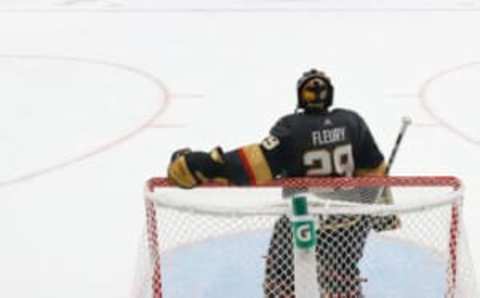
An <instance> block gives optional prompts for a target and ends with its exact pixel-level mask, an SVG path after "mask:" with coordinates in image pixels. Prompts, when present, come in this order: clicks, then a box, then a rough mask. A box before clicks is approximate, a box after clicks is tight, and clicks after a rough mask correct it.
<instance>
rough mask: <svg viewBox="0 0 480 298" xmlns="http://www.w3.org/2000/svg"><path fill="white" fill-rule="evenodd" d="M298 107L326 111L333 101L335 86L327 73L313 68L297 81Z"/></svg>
mask: <svg viewBox="0 0 480 298" xmlns="http://www.w3.org/2000/svg"><path fill="white" fill-rule="evenodd" d="M297 98H298V104H297V109H304V110H305V111H307V112H324V111H327V110H328V107H330V106H331V105H332V103H333V86H332V83H331V82H330V78H329V77H327V76H326V75H325V73H323V72H321V71H318V70H316V69H312V70H310V71H308V72H305V73H304V74H303V76H302V77H301V78H300V79H299V80H298V82H297Z"/></svg>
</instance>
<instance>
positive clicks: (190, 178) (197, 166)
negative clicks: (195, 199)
mask: <svg viewBox="0 0 480 298" xmlns="http://www.w3.org/2000/svg"><path fill="white" fill-rule="evenodd" d="M168 178H169V180H170V181H171V182H172V183H174V184H175V185H177V186H179V187H182V188H193V187H195V186H197V185H199V184H202V183H205V182H207V181H209V180H215V181H217V182H218V181H220V182H226V181H227V180H226V178H225V162H224V159H223V152H222V149H221V148H220V147H216V148H214V149H213V150H212V151H210V152H209V153H206V152H193V151H192V150H190V149H189V148H185V149H180V150H177V151H175V152H174V153H173V154H172V158H171V162H170V165H169V167H168Z"/></svg>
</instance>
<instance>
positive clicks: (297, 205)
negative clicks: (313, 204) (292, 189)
mask: <svg viewBox="0 0 480 298" xmlns="http://www.w3.org/2000/svg"><path fill="white" fill-rule="evenodd" d="M292 200H293V204H292V205H293V215H295V216H301V215H307V214H308V206H307V197H304V196H298V197H297V196H295V197H293V198H292Z"/></svg>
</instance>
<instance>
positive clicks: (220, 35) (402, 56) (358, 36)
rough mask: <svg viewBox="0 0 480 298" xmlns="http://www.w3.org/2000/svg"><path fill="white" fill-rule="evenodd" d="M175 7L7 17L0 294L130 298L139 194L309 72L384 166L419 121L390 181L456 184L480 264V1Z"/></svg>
mask: <svg viewBox="0 0 480 298" xmlns="http://www.w3.org/2000/svg"><path fill="white" fill-rule="evenodd" d="M380 2H382V4H381V5H380V4H379V3H380ZM172 3H173V2H172ZM172 3H170V4H168V2H167V4H158V3H157V4H156V3H154V1H137V2H133V1H127V0H117V1H113V0H112V1H87V0H83V1H33V0H32V1H26V0H23V1H17V0H15V1H13V0H6V1H2V3H0V37H1V42H0V124H1V126H0V164H1V165H2V166H1V167H0V235H1V239H2V241H1V245H0V264H1V266H0V297H9V298H20V297H22V298H23V297H42V298H43V297H45V298H56V297H62V298H63V297H71V298H77V297H78V298H79V297H82V298H83V297H102V298H105V297H111V298H122V297H129V295H130V292H131V286H132V280H133V271H134V265H135V259H136V253H137V240H138V238H139V235H140V233H141V231H142V226H143V221H144V210H143V202H142V190H143V181H144V180H145V179H147V178H148V177H150V176H157V175H164V173H165V170H166V165H167V161H168V159H169V155H170V153H171V152H172V151H173V150H174V149H177V148H180V147H184V146H191V147H194V148H197V149H209V148H211V147H213V146H215V145H218V144H221V145H223V146H224V148H225V149H227V150H228V149H232V148H235V147H236V146H238V145H241V144H247V143H251V142H253V141H257V140H260V139H261V138H262V137H263V136H265V135H266V134H267V132H268V129H269V128H270V126H271V125H272V124H273V123H274V121H275V120H276V119H277V118H278V117H279V116H281V115H283V114H285V113H289V112H291V111H292V110H293V107H294V105H295V90H294V88H295V82H296V80H297V78H298V76H299V75H300V74H301V73H302V72H303V71H304V70H306V69H308V68H310V67H318V68H323V69H325V70H326V71H327V72H328V73H329V74H330V75H331V77H332V78H333V80H334V83H335V87H336V99H335V104H336V105H337V106H342V107H348V108H352V109H356V110H358V111H359V112H360V113H361V114H362V115H363V116H364V117H365V118H366V119H367V121H368V123H369V125H370V127H371V129H372V131H373V132H374V134H375V135H376V136H377V139H378V143H379V146H380V147H381V149H382V150H383V151H384V152H385V153H386V154H388V153H389V151H390V149H391V147H392V145H393V142H394V138H395V135H396V133H397V130H398V128H399V127H400V118H401V117H402V116H403V115H410V116H411V117H412V118H413V120H414V122H413V125H412V127H411V128H410V130H409V131H408V134H407V136H406V138H405V140H404V143H403V144H402V148H401V150H400V152H399V154H398V158H397V160H396V164H395V166H394V168H393V172H392V174H394V175H395V174H399V175H410V174H411V175H416V174H418V175H425V174H432V175H457V176H459V177H460V178H462V179H463V180H464V182H465V184H466V203H465V216H466V217H465V221H466V227H467V232H468V234H469V240H470V246H471V251H472V252H473V261H474V263H475V265H476V268H477V269H478V268H479V267H480V253H479V252H480V239H479V238H478V236H477V231H476V230H477V229H478V227H477V226H478V224H479V223H480V220H479V217H478V213H479V211H480V200H479V199H478V197H479V196H480V184H479V181H480V180H479V179H480V177H479V174H478V172H477V167H478V166H480V156H479V153H480V152H479V149H480V147H479V146H480V121H479V120H478V118H477V117H478V116H477V115H478V113H479V110H480V104H479V95H480V87H479V86H480V81H479V78H480V76H479V73H480V41H479V39H478V38H477V35H478V27H479V25H480V18H479V12H478V11H477V10H476V9H477V7H479V2H478V1H473V0H472V1H463V2H462V1H440V2H438V1H435V2H434V1H421V2H418V1H415V2H413V1H410V2H402V4H401V5H398V3H395V2H393V1H365V2H362V5H360V4H358V2H357V1H355V6H353V4H352V3H353V1H335V2H333V1H330V2H322V1H223V2H222V3H220V2H219V1H209V2H205V5H204V6H202V5H199V4H198V3H197V2H187V1H179V2H175V3H173V4H172ZM400 6H402V7H403V9H402V10H396V8H402V7H400ZM202 7H204V8H206V9H204V10H203V11H199V9H198V8H202ZM245 7H246V8H249V10H248V11H245V10H242V9H238V8H245ZM275 7H280V8H282V9H281V10H278V9H277V10H275V9H270V8H275ZM309 7H310V8H313V7H317V8H322V9H318V10H312V11H310V12H308V9H307V8H309ZM349 7H351V8H352V9H350V10H349V9H347V11H343V12H342V11H341V10H342V9H341V8H349ZM362 7H363V8H367V9H362ZM172 8H174V9H172ZM188 8H193V9H190V10H189V9H188ZM262 8H268V9H265V10H259V9H262ZM372 8H374V9H372ZM375 8H378V9H375ZM416 8H417V9H416ZM168 9H170V10H168ZM468 9H471V11H467V10H468ZM200 10H201V9H200ZM195 11H197V12H195Z"/></svg>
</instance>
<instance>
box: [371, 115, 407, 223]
mask: <svg viewBox="0 0 480 298" xmlns="http://www.w3.org/2000/svg"><path fill="white" fill-rule="evenodd" d="M410 124H412V119H411V118H410V117H407V116H404V117H402V126H401V128H400V132H399V133H398V135H397V139H396V140H395V145H394V146H393V148H392V152H391V153H390V157H389V159H388V162H387V166H386V168H385V176H388V174H390V170H391V168H392V165H393V162H394V161H395V157H396V156H397V152H398V148H400V144H401V143H402V140H403V137H404V136H405V132H406V131H407V128H408V126H409V125H410ZM375 201H376V202H377V203H383V204H393V197H392V194H391V192H390V188H389V187H383V188H382V189H381V190H380V191H379V192H378V195H377V198H376V200H375ZM400 225H401V223H400V218H398V216H396V215H387V216H379V217H375V222H374V225H373V228H374V229H375V231H377V232H382V231H389V230H394V229H397V228H399V227H400Z"/></svg>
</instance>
